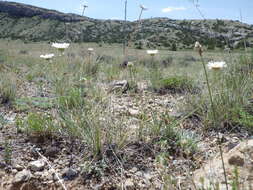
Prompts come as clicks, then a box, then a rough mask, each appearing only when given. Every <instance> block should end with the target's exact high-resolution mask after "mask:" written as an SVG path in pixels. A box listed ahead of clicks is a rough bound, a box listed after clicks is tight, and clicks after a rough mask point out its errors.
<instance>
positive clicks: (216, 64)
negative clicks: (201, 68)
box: [207, 61, 227, 70]
mask: <svg viewBox="0 0 253 190" xmlns="http://www.w3.org/2000/svg"><path fill="white" fill-rule="evenodd" d="M207 67H208V68H209V69H214V70H219V69H222V68H224V67H227V64H226V62H224V61H216V62H214V61H211V62H208V65H207Z"/></svg>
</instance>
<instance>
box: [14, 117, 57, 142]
mask: <svg viewBox="0 0 253 190" xmlns="http://www.w3.org/2000/svg"><path fill="white" fill-rule="evenodd" d="M18 124H19V125H21V126H19V128H23V130H24V131H26V133H27V134H28V136H31V137H38V138H39V139H41V140H44V139H45V138H47V137H52V136H53V135H54V133H56V132H57V129H56V127H55V123H54V121H53V118H52V116H50V115H48V114H44V113H29V114H28V116H27V118H26V119H25V120H24V121H23V122H19V123H18Z"/></svg>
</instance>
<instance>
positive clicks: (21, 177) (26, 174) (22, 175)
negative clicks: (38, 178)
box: [13, 169, 32, 183]
mask: <svg viewBox="0 0 253 190" xmlns="http://www.w3.org/2000/svg"><path fill="white" fill-rule="evenodd" d="M31 177H32V174H31V172H30V171H29V170H26V169H24V170H22V171H20V172H18V173H17V174H16V175H15V177H14V179H13V183H21V182H26V181H28V180H30V179H31Z"/></svg>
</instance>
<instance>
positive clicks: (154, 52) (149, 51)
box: [147, 49, 158, 56]
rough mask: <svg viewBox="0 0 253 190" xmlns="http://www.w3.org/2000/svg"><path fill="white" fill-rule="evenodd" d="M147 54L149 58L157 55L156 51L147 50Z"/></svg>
mask: <svg viewBox="0 0 253 190" xmlns="http://www.w3.org/2000/svg"><path fill="white" fill-rule="evenodd" d="M147 54H149V55H151V56H154V55H156V54H158V50H157V49H156V50H147Z"/></svg>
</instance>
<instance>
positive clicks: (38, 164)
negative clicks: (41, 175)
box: [29, 160, 45, 171]
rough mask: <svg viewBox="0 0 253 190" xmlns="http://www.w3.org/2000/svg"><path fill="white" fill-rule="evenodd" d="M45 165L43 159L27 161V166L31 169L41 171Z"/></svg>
mask: <svg viewBox="0 0 253 190" xmlns="http://www.w3.org/2000/svg"><path fill="white" fill-rule="evenodd" d="M44 167H45V161H43V160H36V161H32V162H30V163H29V168H30V169H31V170H32V171H41V170H43V169H44Z"/></svg>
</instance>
